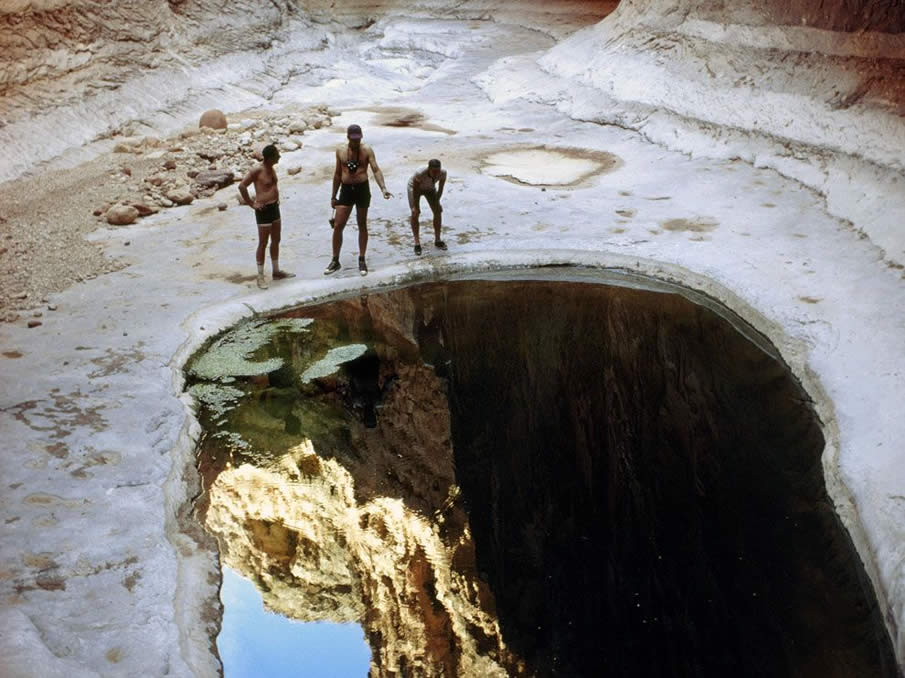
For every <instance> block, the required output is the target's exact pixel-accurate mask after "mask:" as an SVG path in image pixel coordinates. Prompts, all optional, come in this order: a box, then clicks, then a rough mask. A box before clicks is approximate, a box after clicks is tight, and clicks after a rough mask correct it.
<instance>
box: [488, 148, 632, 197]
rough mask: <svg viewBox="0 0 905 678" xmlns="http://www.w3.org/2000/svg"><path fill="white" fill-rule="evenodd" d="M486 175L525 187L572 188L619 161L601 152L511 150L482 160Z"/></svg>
mask: <svg viewBox="0 0 905 678" xmlns="http://www.w3.org/2000/svg"><path fill="white" fill-rule="evenodd" d="M481 161H482V164H483V167H482V171H483V172H484V173H485V174H489V175H491V176H495V177H499V178H500V179H505V180H506V181H511V182H514V183H517V184H524V185H528V186H556V187H560V188H562V187H575V186H578V185H580V184H581V183H583V182H585V181H587V180H588V179H590V178H591V177H593V176H596V175H598V174H603V173H604V172H609V171H612V170H613V169H615V168H616V167H617V166H618V165H619V162H620V161H619V158H617V157H616V156H615V155H612V154H610V153H605V152H603V151H588V150H583V149H579V148H555V147H547V146H531V147H518V146H516V147H513V148H510V149H507V150H503V151H494V152H492V153H487V154H485V155H484V156H483V157H482V158H481Z"/></svg>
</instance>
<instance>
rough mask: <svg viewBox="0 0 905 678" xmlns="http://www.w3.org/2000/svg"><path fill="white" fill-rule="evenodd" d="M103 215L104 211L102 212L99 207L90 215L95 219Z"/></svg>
mask: <svg viewBox="0 0 905 678" xmlns="http://www.w3.org/2000/svg"><path fill="white" fill-rule="evenodd" d="M103 213H104V210H102V209H101V208H100V207H98V208H97V209H96V210H94V212H92V214H93V215H94V216H96V217H99V216H101V215H102V214H103Z"/></svg>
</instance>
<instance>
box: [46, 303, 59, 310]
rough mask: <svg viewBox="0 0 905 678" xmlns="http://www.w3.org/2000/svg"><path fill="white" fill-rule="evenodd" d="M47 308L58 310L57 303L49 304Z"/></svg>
mask: <svg viewBox="0 0 905 678" xmlns="http://www.w3.org/2000/svg"><path fill="white" fill-rule="evenodd" d="M47 310H48V311H56V310H57V305H56V304H47Z"/></svg>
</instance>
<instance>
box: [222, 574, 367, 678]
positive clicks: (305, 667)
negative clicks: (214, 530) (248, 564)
mask: <svg viewBox="0 0 905 678" xmlns="http://www.w3.org/2000/svg"><path fill="white" fill-rule="evenodd" d="M220 599H221V600H222V601H223V626H222V628H221V629H220V635H219V636H217V647H218V649H219V650H220V657H221V659H222V660H223V672H224V676H225V678H260V677H261V676H267V677H268V678H282V677H288V676H292V677H293V678H296V677H297V678H354V676H367V675H368V668H369V664H370V660H371V649H370V647H368V644H367V643H366V642H365V637H364V632H363V631H362V628H361V626H359V625H358V624H334V623H331V622H312V623H303V622H297V621H293V620H290V619H288V618H286V617H284V616H282V615H279V614H275V613H273V612H270V611H268V610H265V609H264V602H263V601H262V600H261V594H260V592H259V591H258V590H257V589H256V588H255V586H254V584H252V583H251V582H250V581H248V580H247V579H245V578H243V577H241V576H239V575H238V574H236V573H235V572H234V571H233V570H231V569H229V568H228V567H224V568H223V588H222V589H221V590H220Z"/></svg>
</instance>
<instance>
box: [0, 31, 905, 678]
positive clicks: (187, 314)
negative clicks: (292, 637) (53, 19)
mask: <svg viewBox="0 0 905 678" xmlns="http://www.w3.org/2000/svg"><path fill="white" fill-rule="evenodd" d="M410 29H411V27H410V26H409V27H407V30H410ZM462 35H467V36H468V40H470V41H472V42H471V43H469V44H470V45H471V47H470V49H469V50H468V52H467V55H465V56H462V57H460V58H458V59H455V60H451V61H450V62H449V63H448V64H444V65H443V66H441V67H438V68H436V69H435V70H433V71H432V72H431V78H430V79H427V80H425V81H423V82H420V83H418V85H419V86H418V87H415V86H413V85H412V83H411V81H410V79H408V78H402V77H400V78H399V79H398V80H392V79H388V80H387V81H385V82H381V81H374V80H373V70H372V68H371V65H369V64H358V63H350V62H342V63H339V62H338V63H337V65H336V73H335V74H334V75H335V76H336V77H335V78H333V79H326V80H325V81H324V82H323V83H322V85H321V86H319V87H312V86H310V84H308V85H306V86H305V87H293V85H292V83H289V84H288V85H287V86H286V87H285V88H284V89H283V90H281V92H280V93H279V95H278V96H277V97H275V100H274V102H273V104H272V109H273V113H274V115H277V114H278V111H279V110H280V109H281V108H282V107H283V106H285V105H289V104H292V105H298V106H309V105H314V104H318V103H323V102H324V101H328V102H329V103H330V106H331V108H333V107H335V108H336V109H337V112H338V113H340V115H338V116H337V117H336V118H334V120H333V122H332V125H331V126H325V127H323V128H322V129H319V130H316V131H313V132H311V133H310V134H309V133H306V134H305V145H304V147H303V148H302V149H301V150H299V151H296V152H292V153H285V154H284V156H283V160H282V161H281V166H280V167H281V169H280V187H281V201H282V206H281V207H282V211H283V220H284V241H283V247H282V251H281V263H282V264H283V265H284V267H285V268H288V269H289V270H292V271H294V272H295V273H297V275H298V277H297V278H294V279H292V280H290V281H279V282H277V283H275V284H272V285H271V287H270V289H269V290H266V291H259V290H257V289H256V288H255V287H254V263H253V255H254V244H255V234H254V226H253V224H252V218H251V213H250V211H249V210H248V209H247V208H241V209H240V208H236V206H235V204H234V203H233V202H232V201H233V200H234V196H235V188H234V187H229V188H226V189H223V190H222V191H220V192H218V193H216V194H215V195H213V196H211V197H209V198H204V199H200V200H197V201H196V202H195V203H193V204H192V205H188V206H184V207H175V208H169V209H165V210H162V211H160V212H159V213H157V214H154V215H151V216H148V217H145V218H142V219H140V220H139V221H138V222H136V223H135V224H133V225H130V226H124V227H111V226H107V225H105V224H103V223H101V224H100V228H99V227H98V226H99V222H98V219H97V218H96V217H95V216H93V214H92V213H93V211H94V210H95V209H97V208H99V207H102V206H103V204H105V203H106V202H108V201H111V202H112V201H114V200H118V199H120V198H121V191H123V190H124V189H123V186H124V185H126V184H128V180H125V181H123V180H122V179H120V177H119V175H120V174H122V171H121V169H120V159H119V158H116V157H114V156H112V155H108V156H104V157H100V158H98V159H96V160H95V161H92V162H90V163H88V164H86V165H83V166H80V167H79V168H77V169H74V170H67V171H61V172H55V173H52V174H50V175H46V176H42V177H41V178H40V179H28V180H23V181H19V182H16V183H14V184H9V185H5V186H2V187H0V205H2V208H0V209H2V217H3V219H4V221H3V223H2V228H3V240H2V245H0V247H3V248H5V250H6V251H4V252H3V254H2V257H3V259H2V272H0V275H2V276H3V278H2V280H0V288H2V291H0V294H2V295H3V296H2V304H3V306H2V308H3V312H4V314H5V315H7V316H10V314H13V315H18V316H19V317H18V318H16V319H12V318H11V316H10V318H9V320H8V322H5V323H3V324H0V346H2V354H3V357H2V358H0V371H2V374H0V376H2V381H3V385H4V389H3V391H4V392H3V396H2V402H0V424H2V432H3V435H4V439H5V440H6V441H7V443H6V444H5V446H4V448H3V450H2V453H0V465H2V471H3V477H4V491H3V495H2V500H0V529H2V533H0V534H2V544H3V549H2V562H0V593H2V599H0V600H2V604H0V626H2V627H4V628H7V629H10V630H11V631H10V633H8V634H7V636H6V639H3V640H2V641H0V651H2V652H3V653H4V656H5V657H6V659H7V660H8V661H7V666H8V667H13V668H11V669H10V670H11V671H16V670H18V671H19V672H18V673H16V672H13V673H12V674H11V675H23V676H25V675H30V674H29V673H28V671H29V670H30V669H29V667H32V666H34V665H36V664H35V662H40V665H41V666H43V667H46V671H45V673H44V675H47V676H57V675H60V676H62V675H68V676H99V675H109V676H134V675H179V676H187V675H196V676H208V675H216V673H217V670H218V662H217V659H216V657H215V656H214V654H212V652H211V642H212V638H213V636H214V635H215V634H216V631H217V629H218V628H219V619H220V610H219V602H218V600H217V591H218V587H219V581H220V579H219V570H218V568H217V556H216V553H215V552H214V551H212V549H211V546H210V544H209V543H208V542H206V541H205V539H204V538H203V537H202V536H200V535H199V534H198V527H197V525H196V524H193V522H192V518H191V498H192V497H193V496H194V494H195V492H196V491H197V476H196V475H195V468H194V458H193V454H194V449H195V441H196V439H197V436H198V430H197V426H196V424H195V422H194V420H193V418H192V416H191V403H190V402H189V401H188V399H187V398H186V397H185V396H184V395H182V394H181V388H182V377H181V366H182V365H183V364H184V361H185V360H186V359H187V358H188V357H189V356H190V355H191V353H192V352H193V351H194V350H196V349H198V348H199V347H200V346H201V345H202V344H203V343H204V341H205V340H207V339H208V338H210V337H211V336H213V335H214V334H216V333H217V332H219V331H220V330H222V329H225V328H227V327H229V326H230V325H231V324H233V323H235V322H236V321H238V320H239V319H241V318H243V317H247V316H249V315H250V314H251V313H257V312H266V311H269V310H275V309H279V308H284V307H287V306H290V305H293V304H298V303H302V302H308V301H311V300H317V299H324V298H326V297H329V296H331V295H336V294H349V295H356V294H360V293H367V291H368V290H372V289H379V288H381V287H384V286H389V285H397V284H405V283H409V282H413V281H417V280H430V279H435V278H442V277H447V276H452V275H459V274H463V275H464V274H471V273H474V272H481V271H500V270H509V269H512V270H513V271H515V270H518V269H520V268H521V267H532V266H564V267H581V268H582V269H587V270H589V271H592V272H599V273H600V275H601V276H602V277H604V276H605V273H606V271H608V270H610V269H618V270H623V271H631V272H634V273H640V274H644V275H649V276H652V277H656V278H659V279H663V280H667V281H671V282H677V283H681V284H683V285H686V286H688V287H690V288H693V289H695V290H697V291H699V292H700V293H702V294H704V295H706V296H708V297H710V298H711V299H712V300H713V301H714V302H715V303H719V304H723V305H725V306H728V307H729V308H731V309H732V310H734V311H735V312H737V313H738V314H739V315H740V316H742V317H743V318H744V319H745V320H747V321H748V322H750V323H751V324H752V325H753V326H754V327H756V328H757V329H758V330H759V331H761V332H762V333H763V334H764V336H766V337H767V338H768V339H769V340H770V341H772V342H773V344H774V345H775V346H776V348H777V351H778V352H779V353H780V354H781V355H782V357H783V358H784V360H785V361H786V362H787V363H788V364H789V365H790V367H791V369H792V370H793V372H794V373H795V374H796V376H797V377H798V378H799V379H800V380H801V381H802V383H803V384H804V386H805V388H806V389H807V390H808V391H809V393H810V394H812V396H813V397H814V399H815V403H816V405H815V406H816V408H817V411H818V414H819V416H820V417H821V420H822V421H823V422H824V426H825V435H826V438H827V451H826V453H825V459H824V467H825V471H826V477H827V484H828V487H829V489H830V492H831V493H832V496H833V499H834V501H835V502H836V504H837V508H838V511H839V513H840V516H841V518H842V520H843V522H844V524H845V525H846V526H847V527H848V528H849V530H850V531H851V533H852V536H853V540H854V541H855V544H856V546H857V547H858V549H859V552H860V553H861V555H862V557H863V558H864V560H865V564H866V567H867V570H868V573H869V575H870V576H871V577H872V579H873V581H874V583H875V585H876V586H877V591H878V597H879V598H880V604H881V605H882V606H883V609H884V612H885V616H886V618H887V619H888V620H889V623H890V629H891V632H892V633H893V636H894V643H895V645H896V648H897V651H898V653H899V657H900V659H901V657H902V656H903V655H905V640H903V636H902V635H901V634H900V633H899V632H898V628H899V626H900V623H901V622H902V620H905V611H903V605H905V571H903V568H905V502H903V501H902V499H901V497H902V496H903V494H905V478H903V471H902V469H903V468H905V464H903V463H902V457H903V454H902V452H901V441H902V440H903V439H905V423H903V420H902V417H901V416H900V413H899V408H900V403H901V402H902V398H903V397H905V395H903V394H905V374H903V373H902V371H901V347H902V346H903V345H905V322H903V317H905V314H903V313H902V312H901V311H902V308H901V302H900V301H899V300H901V299H903V298H905V294H903V293H905V281H903V280H902V277H901V272H900V271H898V270H893V269H890V268H889V267H888V266H887V265H886V264H885V263H884V261H883V257H882V253H880V252H879V251H878V248H877V247H876V246H874V245H873V244H872V243H871V242H870V241H869V240H865V239H863V238H860V237H859V235H858V233H857V231H856V230H855V229H853V228H852V227H851V225H849V224H846V223H844V222H842V221H840V220H839V219H837V218H834V217H832V216H831V215H830V214H828V212H827V210H826V205H825V202H824V201H823V199H822V198H821V197H820V196H819V195H818V194H816V193H814V192H811V191H808V190H802V188H801V186H800V185H799V184H796V183H795V182H792V181H790V180H787V179H785V178H783V177H781V176H779V175H778V174H777V173H775V172H773V171H771V170H765V169H757V168H755V167H752V166H751V165H750V164H747V163H744V162H740V161H732V160H726V161H715V160H708V159H706V158H703V157H694V158H692V157H689V156H688V155H686V154H682V153H674V152H670V151H668V150H665V149H664V148H662V147H659V146H656V145H653V144H651V143H649V142H646V141H645V140H644V139H642V138H641V137H640V136H639V135H637V134H635V133H634V132H631V131H627V130H624V129H620V128H617V127H612V126H601V125H595V124H591V123H584V122H580V121H575V120H572V119H569V118H568V117H566V116H565V115H563V114H562V113H559V112H557V111H556V110H555V109H554V108H552V107H550V106H542V105H538V104H529V103H526V102H524V101H520V100H518V99H517V98H512V99H508V100H506V101H498V102H494V101H491V100H490V99H489V97H488V96H487V95H486V93H485V92H484V91H482V90H481V89H480V88H479V87H477V86H476V85H475V84H474V82H473V81H472V77H473V76H475V75H476V74H479V73H482V72H484V71H485V70H486V69H487V68H488V67H489V66H490V65H491V64H492V63H493V62H494V60H495V59H496V58H497V57H499V56H502V55H505V54H511V53H519V52H522V53H524V52H526V51H530V50H540V49H543V48H547V47H549V44H550V42H549V40H547V39H546V38H540V37H538V36H537V35H536V34H534V33H529V32H522V33H520V32H518V31H511V30H508V29H506V28H500V27H497V26H493V25H491V26H484V27H482V28H481V31H477V30H474V29H472V28H469V27H467V26H463V27H462ZM480 40H483V42H480V48H475V47H474V42H475V41H480ZM369 78H370V80H369ZM340 81H344V82H346V83H355V84H360V83H363V82H367V83H368V88H363V87H346V88H338V86H337V82H340ZM400 112H402V115H400ZM413 112H414V113H415V114H417V116H418V117H416V118H414V119H413V118H409V117H406V116H408V115H410V114H412V113H413ZM233 120H234V118H232V117H231V122H232V121H233ZM400 120H401V121H403V124H400V123H399V121H400ZM413 120H414V124H410V123H412V121H413ZM405 121H408V122H407V123H406V122H405ZM352 122H357V123H360V124H361V125H362V126H363V127H364V129H365V135H366V141H368V142H370V143H371V144H372V145H373V147H374V148H375V150H376V152H377V155H378V159H379V160H380V165H381V167H382V168H383V171H384V173H385V175H386V177H387V183H388V186H389V189H390V190H391V191H392V192H393V193H394V194H395V197H394V198H393V199H392V200H386V201H385V200H382V199H380V198H379V196H378V195H377V192H376V190H375V191H374V194H375V197H374V202H373V203H372V208H371V212H370V232H371V238H370V242H369V247H368V257H369V265H370V267H371V273H370V274H369V275H368V277H367V278H361V277H360V276H359V275H358V273H357V271H356V270H354V268H353V264H354V256H355V252H356V249H357V247H356V244H355V240H356V238H355V232H354V230H351V229H350V230H348V231H347V233H346V241H345V246H344V248H343V256H342V261H343V264H344V266H345V267H346V268H345V269H344V270H343V271H341V272H339V273H338V274H336V275H335V276H331V277H329V278H327V277H324V276H323V275H322V271H323V268H324V266H325V265H326V264H327V262H328V261H329V258H330V250H329V237H330V231H329V228H328V225H327V218H328V217H329V214H330V212H329V197H330V196H329V193H330V177H331V175H332V169H333V167H332V160H333V156H332V153H333V149H334V148H335V146H336V144H338V143H340V142H342V139H343V130H344V129H345V126H346V125H348V124H349V123H352ZM540 147H543V148H546V149H548V150H550V151H551V153H550V154H549V155H546V156H542V158H541V161H542V162H546V163H549V167H548V169H549V172H548V183H547V184H544V183H543V176H542V174H543V173H538V172H537V171H536V169H537V168H536V167H535V166H536V164H537V162H538V160H537V156H536V155H534V154H535V153H536V152H537V151H538V149H539V148H540ZM513 151H520V152H521V151H524V153H523V154H522V153H520V154H515V153H513ZM591 151H593V152H595V153H596V152H601V153H603V152H605V153H607V154H609V155H608V156H606V158H612V159H614V161H613V162H608V161H607V162H604V161H603V160H602V159H601V158H602V156H594V155H593V153H591V154H590V155H591V159H592V160H594V158H595V157H597V158H598V160H600V161H599V162H598V164H597V169H596V170H594V171H592V172H590V173H588V172H587V171H586V170H587V168H588V165H585V164H580V165H578V166H572V167H571V169H569V170H568V171H567V168H565V167H563V165H560V164H557V159H558V158H559V159H562V158H565V159H568V160H573V159H574V157H575V155H576V154H579V155H580V154H581V153H587V152H591ZM507 153H508V154H509V155H510V158H509V161H508V162H505V161H504V160H505V154H507ZM500 154H504V155H503V156H501V155H500ZM434 156H436V157H440V158H442V159H443V161H444V165H445V166H446V168H447V169H448V171H449V182H448V184H447V192H446V195H445V196H444V217H445V220H446V221H445V227H444V238H445V240H446V241H447V243H449V245H450V249H449V251H448V252H439V251H435V250H433V249H432V248H431V247H430V246H429V245H426V246H425V253H424V255H423V256H421V257H416V256H414V255H413V253H412V247H411V246H412V241H411V233H410V232H409V228H408V208H407V205H406V201H405V197H404V195H405V182H406V180H407V179H408V177H409V176H410V174H411V173H412V172H413V171H414V170H415V169H418V168H420V167H421V166H423V164H424V162H425V161H426V159H427V158H430V157H434ZM526 157H527V158H529V159H532V160H531V165H532V166H531V167H525V166H519V164H518V162H516V161H517V160H519V158H526ZM157 162H159V161H157ZM595 162H596V161H595ZM289 167H299V168H301V170H300V172H299V173H298V174H295V175H289V174H288V172H287V171H286V170H287V169H288V168H289ZM493 168H497V169H493ZM149 169H150V168H149ZM488 169H490V171H488ZM529 169H530V170H531V171H528V170H529ZM132 171H133V175H134V176H135V177H138V175H140V174H141V172H142V171H144V170H142V168H141V167H139V166H137V165H133V167H132ZM494 172H496V173H497V174H498V175H499V176H495V175H494ZM573 180H574V181H573ZM372 188H373V184H372ZM224 202H226V203H227V204H228V208H227V209H226V210H225V211H220V210H219V209H218V207H217V206H218V204H220V203H224ZM42 221H43V222H45V224H46V228H44V227H42V228H41V230H37V229H33V228H29V224H38V225H40V224H41V222H42ZM428 228H429V221H428V215H427V214H423V215H422V229H423V231H422V232H424V230H425V229H428ZM39 233H40V234H41V235H40V238H41V241H40V242H39V241H38V234H39ZM425 240H427V239H425ZM268 264H269V262H268ZM105 271H106V272H105ZM79 279H81V282H79ZM853 289H857V290H858V293H857V300H856V301H857V303H855V302H854V301H853V295H852V290H853ZM23 294H25V295H27V296H24V297H23V296H22V295H23ZM45 299H46V301H43V300H45ZM48 306H55V307H56V309H57V310H56V311H50V310H49V308H47V307H48ZM891 306H892V308H891ZM37 312H40V313H42V314H43V315H42V316H41V317H40V318H35V317H34V315H33V314H34V313H37ZM29 320H40V321H42V322H43V324H42V325H41V326H38V327H34V328H28V327H27V323H28V321H29ZM16 667H18V668H16Z"/></svg>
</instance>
